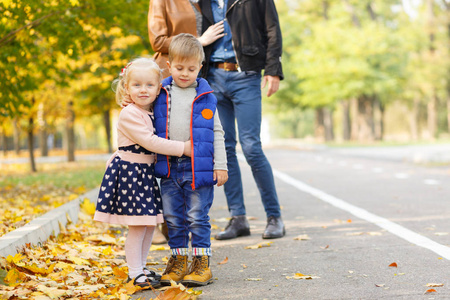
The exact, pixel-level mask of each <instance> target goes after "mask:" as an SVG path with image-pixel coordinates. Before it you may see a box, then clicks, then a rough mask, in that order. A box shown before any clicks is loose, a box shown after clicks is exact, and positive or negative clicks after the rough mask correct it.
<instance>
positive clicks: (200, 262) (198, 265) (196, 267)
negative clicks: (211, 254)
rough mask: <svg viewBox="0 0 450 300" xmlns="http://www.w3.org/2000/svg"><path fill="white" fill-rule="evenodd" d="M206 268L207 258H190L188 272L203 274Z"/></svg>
mask: <svg viewBox="0 0 450 300" xmlns="http://www.w3.org/2000/svg"><path fill="white" fill-rule="evenodd" d="M207 268H208V260H207V259H204V258H202V259H198V258H197V257H194V258H193V259H192V264H191V268H190V270H189V274H192V273H194V272H195V274H196V275H203V271H204V270H206V269H207Z"/></svg>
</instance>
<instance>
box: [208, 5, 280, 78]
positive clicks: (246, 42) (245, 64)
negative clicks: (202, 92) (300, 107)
mask: <svg viewBox="0 0 450 300" xmlns="http://www.w3.org/2000/svg"><path fill="white" fill-rule="evenodd" d="M200 7H201V9H202V14H203V22H202V32H205V30H206V29H208V27H209V26H211V25H212V24H214V18H213V13H212V9H211V1H210V0H200ZM226 17H227V20H228V23H229V24H230V27H231V33H232V41H233V47H234V52H235V54H236V59H237V62H238V64H239V67H240V69H241V71H256V72H261V70H262V69H264V75H272V76H279V77H280V79H283V70H282V68H281V52H282V37H281V30H280V23H279V21H278V13H277V10H276V7H275V4H274V2H273V0H228V7H227V13H226ZM212 47H213V44H211V45H209V46H206V47H205V48H204V50H205V56H206V57H205V60H206V63H205V65H204V66H203V68H202V70H203V75H204V77H206V74H207V73H208V68H209V59H210V57H211V53H212Z"/></svg>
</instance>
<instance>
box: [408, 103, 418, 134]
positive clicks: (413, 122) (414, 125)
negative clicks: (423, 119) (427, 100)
mask: <svg viewBox="0 0 450 300" xmlns="http://www.w3.org/2000/svg"><path fill="white" fill-rule="evenodd" d="M419 109H420V100H419V99H418V98H414V101H413V107H412V111H411V114H410V118H409V125H410V129H411V139H412V140H413V141H417V140H419Z"/></svg>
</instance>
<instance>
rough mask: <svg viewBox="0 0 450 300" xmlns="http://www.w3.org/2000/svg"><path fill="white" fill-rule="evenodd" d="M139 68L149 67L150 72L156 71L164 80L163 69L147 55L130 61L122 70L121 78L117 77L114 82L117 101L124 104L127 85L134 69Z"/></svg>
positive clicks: (160, 79) (113, 86)
mask: <svg viewBox="0 0 450 300" xmlns="http://www.w3.org/2000/svg"><path fill="white" fill-rule="evenodd" d="M137 68H148V69H149V71H150V72H154V73H155V74H156V75H157V76H158V79H159V82H160V83H161V81H162V71H161V68H160V67H159V66H158V64H157V63H156V62H155V61H154V60H153V59H152V58H147V57H139V58H135V59H133V60H132V61H130V62H129V63H128V64H127V66H126V67H125V68H123V69H122V71H121V72H120V75H119V78H117V79H115V80H114V81H113V83H112V89H113V91H114V92H115V93H116V102H117V104H119V105H122V101H123V99H124V98H125V96H126V94H127V90H126V88H125V85H126V84H128V82H129V81H130V78H131V74H132V73H133V70H135V69H137Z"/></svg>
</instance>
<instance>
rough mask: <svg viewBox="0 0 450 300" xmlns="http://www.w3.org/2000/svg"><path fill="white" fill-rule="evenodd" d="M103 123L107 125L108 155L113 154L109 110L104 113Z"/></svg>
mask: <svg viewBox="0 0 450 300" xmlns="http://www.w3.org/2000/svg"><path fill="white" fill-rule="evenodd" d="M103 123H104V124H105V133H106V143H107V144H108V153H112V152H113V151H112V143H111V114H110V111H109V109H108V110H105V111H104V112H103Z"/></svg>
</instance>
